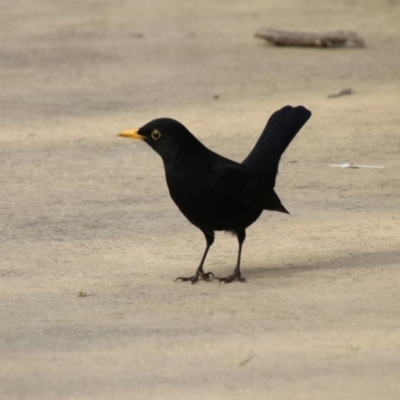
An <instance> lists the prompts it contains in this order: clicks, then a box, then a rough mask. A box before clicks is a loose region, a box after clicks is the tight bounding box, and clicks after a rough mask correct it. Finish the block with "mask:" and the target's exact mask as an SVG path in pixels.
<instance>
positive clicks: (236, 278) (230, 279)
mask: <svg viewBox="0 0 400 400" xmlns="http://www.w3.org/2000/svg"><path fill="white" fill-rule="evenodd" d="M215 279H217V280H218V281H219V283H222V282H223V283H231V282H233V281H238V282H243V283H245V282H247V281H246V279H245V278H242V276H241V275H240V274H235V273H233V274H232V275H229V276H227V277H226V278H215Z"/></svg>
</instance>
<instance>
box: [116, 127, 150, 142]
mask: <svg viewBox="0 0 400 400" xmlns="http://www.w3.org/2000/svg"><path fill="white" fill-rule="evenodd" d="M118 136H120V137H126V138H129V139H138V140H144V139H145V137H144V136H143V135H141V134H139V133H138V129H130V130H128V131H123V132H120V133H119V134H118Z"/></svg>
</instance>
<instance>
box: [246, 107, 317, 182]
mask: <svg viewBox="0 0 400 400" xmlns="http://www.w3.org/2000/svg"><path fill="white" fill-rule="evenodd" d="M310 117H311V111H309V110H307V109H306V108H305V107H303V106H298V107H291V106H286V107H283V108H282V109H281V110H278V111H276V112H274V113H273V114H272V115H271V117H270V119H269V120H268V122H267V125H266V126H265V128H264V131H263V133H262V134H261V136H260V138H259V139H258V141H257V143H256V145H255V146H254V148H253V150H252V151H251V152H250V154H249V155H248V156H247V157H246V159H245V160H244V161H243V163H242V164H243V165H245V166H246V167H248V168H249V169H251V170H252V171H257V172H261V173H262V174H264V175H265V176H266V179H267V183H268V184H269V185H270V186H271V187H274V186H275V179H276V175H277V173H278V165H279V161H280V159H281V156H282V154H283V153H284V151H285V150H286V148H287V147H288V146H289V144H290V142H291V141H292V140H293V138H294V137H295V136H296V134H297V132H299V131H300V129H301V128H302V127H303V125H304V124H305V123H306V122H307V121H308V119H309V118H310Z"/></svg>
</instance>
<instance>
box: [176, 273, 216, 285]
mask: <svg viewBox="0 0 400 400" xmlns="http://www.w3.org/2000/svg"><path fill="white" fill-rule="evenodd" d="M211 277H212V279H214V274H213V273H212V272H204V271H197V272H196V273H195V274H194V275H193V276H189V277H183V276H180V277H178V278H176V279H175V282H176V281H182V282H189V281H190V282H192V285H193V284H194V283H196V282H197V281H198V280H199V278H200V280H203V281H206V282H211V281H212V279H211Z"/></svg>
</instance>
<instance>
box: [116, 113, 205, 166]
mask: <svg viewBox="0 0 400 400" xmlns="http://www.w3.org/2000/svg"><path fill="white" fill-rule="evenodd" d="M118 136H120V137H125V138H130V139H138V140H144V141H145V142H146V143H147V144H148V145H149V146H150V147H151V148H152V149H154V150H155V151H156V152H157V153H158V154H159V155H160V156H161V157H162V159H163V160H164V161H169V159H171V158H174V157H176V156H177V155H178V154H179V153H180V154H182V153H190V152H191V151H195V150H196V149H198V148H199V147H203V145H202V144H201V143H200V142H199V141H198V140H197V139H196V138H195V137H194V136H193V135H192V134H191V133H190V132H189V131H188V130H187V129H186V128H185V127H184V126H183V125H182V124H181V123H180V122H178V121H175V120H174V119H171V118H158V119H155V120H153V121H150V122H148V123H147V124H146V125H143V126H142V127H141V128H139V129H131V130H127V131H123V132H121V133H120V134H119V135H118Z"/></svg>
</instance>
